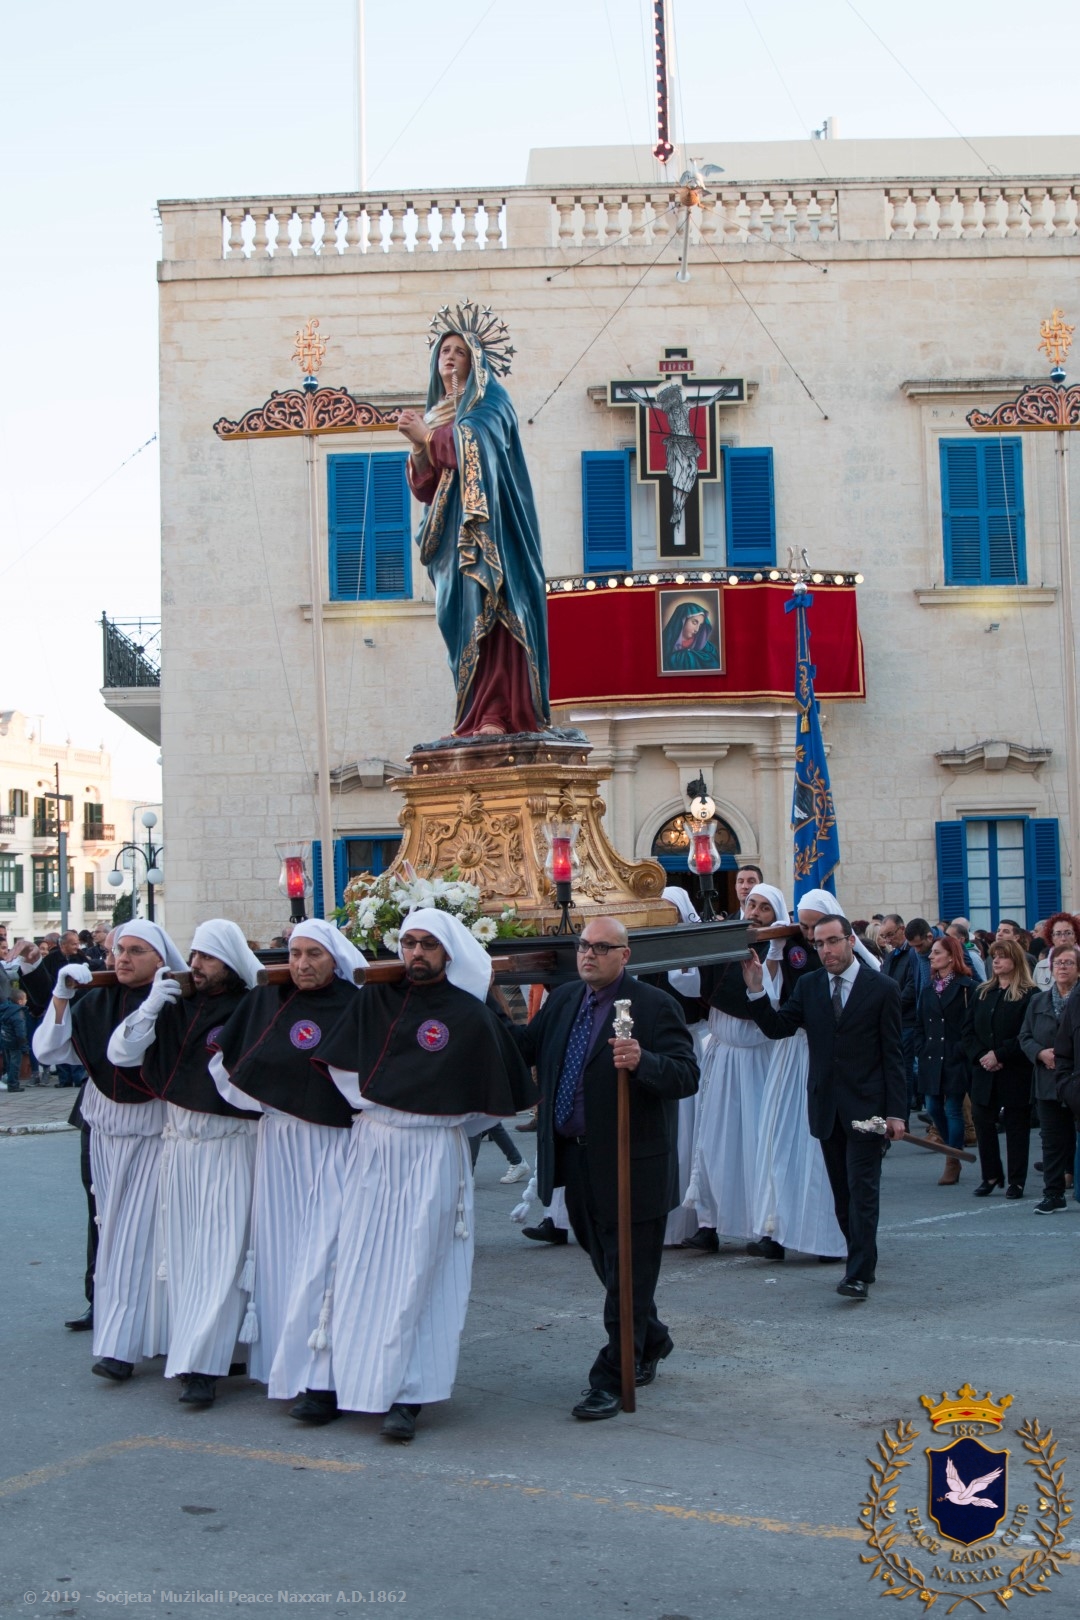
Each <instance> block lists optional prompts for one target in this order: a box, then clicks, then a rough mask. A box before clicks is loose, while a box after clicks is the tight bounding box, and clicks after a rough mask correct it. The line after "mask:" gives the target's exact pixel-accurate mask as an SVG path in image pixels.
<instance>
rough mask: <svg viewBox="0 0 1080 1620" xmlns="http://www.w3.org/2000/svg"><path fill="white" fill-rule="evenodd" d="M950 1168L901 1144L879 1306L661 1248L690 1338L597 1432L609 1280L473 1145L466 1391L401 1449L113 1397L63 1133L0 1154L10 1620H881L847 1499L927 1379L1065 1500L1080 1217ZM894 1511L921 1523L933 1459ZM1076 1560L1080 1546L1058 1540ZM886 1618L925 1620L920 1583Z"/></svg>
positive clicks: (1059, 1599) (347, 1429) (229, 1412)
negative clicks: (998, 1401)
mask: <svg viewBox="0 0 1080 1620" xmlns="http://www.w3.org/2000/svg"><path fill="white" fill-rule="evenodd" d="M13 1100H14V1099H13ZM518 1140H519V1141H520V1142H521V1143H522V1144H523V1146H524V1145H525V1144H529V1146H527V1147H525V1151H526V1152H528V1151H529V1147H531V1139H530V1138H529V1137H527V1136H525V1137H519V1138H518ZM1036 1156H1037V1155H1036V1154H1034V1153H1033V1157H1036ZM940 1165H941V1160H940V1159H939V1158H938V1157H937V1156H936V1155H931V1154H929V1153H923V1152H920V1151H918V1150H917V1149H914V1148H905V1147H899V1148H894V1149H893V1150H892V1151H891V1152H890V1154H889V1156H888V1159H887V1162H886V1165H885V1174H884V1183H883V1210H882V1229H881V1235H880V1246H881V1264H880V1266H879V1271H878V1283H877V1285H876V1286H875V1288H874V1289H873V1291H872V1297H871V1299H870V1301H869V1303H867V1304H865V1305H863V1304H853V1303H849V1302H845V1301H843V1300H842V1299H840V1298H838V1297H837V1295H836V1293H835V1291H834V1290H835V1284H836V1282H837V1281H838V1280H839V1275H840V1273H839V1271H838V1269H837V1268H835V1267H828V1266H824V1265H819V1264H817V1263H816V1262H815V1261H813V1260H808V1259H801V1258H789V1259H788V1260H787V1261H786V1262H785V1263H784V1264H782V1265H770V1264H766V1263H763V1262H761V1261H756V1260H751V1259H749V1258H747V1257H746V1256H744V1255H743V1254H742V1253H741V1252H740V1250H739V1249H738V1248H737V1247H736V1246H735V1245H731V1246H730V1247H729V1248H726V1249H725V1250H724V1252H722V1253H721V1255H719V1256H705V1255H701V1256H699V1255H696V1254H690V1253H688V1252H686V1251H678V1250H672V1251H669V1252H668V1256H667V1258H666V1260H665V1264H664V1268H663V1272H662V1276H661V1285H660V1293H659V1303H660V1308H661V1313H662V1314H663V1315H664V1316H665V1317H666V1319H667V1321H668V1322H669V1324H670V1326H671V1330H672V1333H673V1336H674V1338H675V1341H676V1350H675V1353H674V1354H673V1355H672V1356H671V1357H670V1358H669V1360H668V1361H666V1362H665V1363H663V1364H662V1366H661V1368H660V1372H659V1376H658V1378H657V1380H656V1382H655V1384H653V1385H652V1386H651V1387H650V1388H648V1389H645V1390H643V1391H641V1392H640V1397H639V1408H638V1411H637V1413H636V1414H635V1415H633V1416H629V1415H625V1414H624V1415H622V1416H620V1417H618V1418H616V1419H614V1420H612V1421H609V1422H603V1423H595V1424H582V1423H579V1422H576V1421H574V1420H573V1419H572V1418H571V1416H570V1407H571V1406H572V1405H573V1403H574V1401H575V1400H576V1399H577V1398H578V1394H579V1391H580V1390H581V1388H582V1387H583V1385H584V1383H585V1375H586V1372H587V1369H588V1366H589V1364H590V1362H591V1360H592V1357H593V1354H594V1352H595V1350H596V1348H597V1345H598V1343H599V1335H600V1317H599V1308H600V1303H601V1301H600V1295H599V1291H598V1287H597V1285H596V1282H595V1280H594V1278H593V1275H592V1272H591V1269H590V1268H589V1266H588V1263H587V1262H586V1260H585V1259H584V1257H583V1255H582V1254H581V1252H580V1251H579V1250H578V1249H577V1248H576V1247H566V1248H551V1247H548V1246H546V1245H544V1246H542V1245H539V1244H533V1243H530V1242H528V1241H527V1240H526V1239H524V1238H523V1237H522V1236H521V1233H520V1229H519V1228H518V1227H516V1226H513V1225H512V1224H511V1223H510V1221H509V1220H508V1218H507V1217H508V1214H509V1211H510V1209H511V1207H512V1206H513V1204H514V1202H515V1200H516V1197H517V1195H518V1193H519V1191H520V1189H519V1188H516V1187H504V1186H501V1185H500V1184H499V1181H498V1178H499V1176H500V1175H501V1173H502V1171H503V1170H504V1169H505V1164H504V1161H503V1159H502V1157H501V1155H500V1154H499V1153H498V1151H497V1150H496V1149H495V1148H494V1147H493V1146H492V1145H491V1144H485V1145H484V1147H483V1148H482V1150H481V1154H480V1160H479V1165H478V1170H477V1252H476V1265H475V1271H474V1281H473V1296H472V1303H471V1306H470V1311H469V1318H468V1323H467V1327H466V1332H465V1339H464V1343H463V1346H462V1354H461V1363H460V1368H459V1374H458V1383H457V1388H456V1390H455V1394H454V1398H453V1400H452V1401H451V1402H449V1403H447V1404H445V1405H442V1406H440V1407H435V1408H431V1409H429V1410H427V1411H425V1412H424V1413H423V1415H422V1416H421V1419H420V1427H419V1429H418V1433H417V1438H416V1440H415V1441H414V1442H413V1444H412V1445H411V1446H404V1447H402V1446H393V1445H391V1444H388V1443H387V1442H386V1441H383V1440H380V1438H379V1435H378V1427H379V1420H378V1419H377V1418H374V1417H349V1418H345V1419H342V1420H341V1421H339V1422H337V1423H334V1424H331V1425H330V1426H329V1427H327V1428H323V1429H316V1430H311V1429H307V1428H305V1427H303V1426H301V1425H300V1424H297V1423H295V1422H294V1421H293V1420H291V1419H290V1418H289V1417H288V1416H287V1415H286V1411H285V1407H284V1406H283V1405H281V1404H278V1403H274V1404H271V1403H270V1402H268V1401H267V1400H266V1398H265V1395H264V1393H263V1392H262V1389H261V1388H260V1386H257V1385H255V1384H253V1383H250V1382H248V1381H247V1380H244V1379H237V1380H232V1381H230V1382H229V1383H228V1384H226V1385H223V1386H221V1393H220V1395H219V1399H218V1401H217V1404H216V1406H215V1407H213V1408H212V1409H210V1410H208V1411H200V1410H189V1409H186V1408H184V1407H181V1406H179V1405H178V1404H177V1400H176V1396H177V1393H178V1391H177V1388H176V1386H175V1385H173V1384H166V1383H165V1382H164V1380H163V1379H162V1378H161V1376H160V1367H161V1363H151V1364H146V1365H144V1366H143V1367H142V1368H141V1369H140V1370H139V1372H138V1373H137V1375H136V1377H135V1378H134V1379H133V1380H132V1381H131V1382H130V1383H129V1384H127V1385H121V1386H114V1385H110V1384H107V1383H105V1382H104V1381H103V1380H100V1379H97V1378H94V1377H92V1376H91V1375H90V1363H91V1359H92V1357H91V1353H90V1346H89V1344H88V1342H87V1336H85V1335H82V1334H78V1335H76V1334H70V1333H67V1332H66V1331H65V1330H64V1328H63V1325H62V1323H63V1320H64V1318H65V1317H66V1316H70V1315H73V1314H76V1313H78V1312H79V1311H80V1310H81V1309H82V1305H81V1271H82V1252H83V1242H84V1207H85V1206H84V1204H83V1199H82V1189H81V1186H80V1184H79V1175H78V1138H77V1136H76V1134H75V1133H73V1132H71V1133H67V1132H65V1133H60V1134H53V1135H33V1136H23V1137H4V1138H0V1230H2V1231H3V1234H4V1241H3V1277H4V1288H3V1302H4V1309H3V1314H2V1320H0V1343H2V1350H0V1357H2V1365H3V1368H4V1384H5V1389H6V1392H7V1393H6V1396H5V1399H4V1447H3V1463H2V1468H0V1474H2V1475H3V1478H2V1479H0V1518H2V1528H0V1545H2V1547H3V1549H4V1553H3V1562H2V1574H0V1614H4V1615H6V1614H11V1615H17V1616H20V1617H30V1616H38V1615H65V1616H80V1617H89V1616H93V1617H94V1620H101V1617H102V1616H104V1615H106V1614H108V1613H110V1612H113V1613H115V1612H117V1611H118V1610H120V1609H124V1610H125V1611H126V1612H133V1613H135V1614H139V1615H143V1616H146V1615H153V1616H158V1615H175V1616H177V1617H178V1620H204V1617H212V1620H217V1617H219V1616H221V1615H222V1614H223V1613H224V1612H226V1611H228V1612H229V1613H235V1612H236V1611H238V1610H243V1609H247V1610H249V1611H250V1610H251V1609H254V1608H258V1609H260V1610H261V1612H263V1613H281V1614H287V1613H293V1612H295V1611H296V1609H298V1608H306V1609H311V1608H317V1609H318V1612H320V1613H329V1614H334V1615H349V1616H356V1615H357V1614H358V1613H360V1612H361V1611H363V1612H368V1613H370V1612H371V1610H373V1609H374V1610H378V1611H380V1612H386V1610H388V1609H390V1608H394V1609H396V1610H400V1611H401V1612H402V1613H403V1614H404V1615H406V1616H413V1617H414V1620H466V1617H468V1620H473V1617H475V1620H488V1617H491V1620H495V1617H498V1620H506V1617H513V1620H531V1617H534V1616H538V1615H548V1614H550V1615H559V1616H571V1617H577V1616H581V1617H587V1620H612V1617H616V1616H627V1615H632V1616H635V1617H643V1620H712V1617H714V1616H718V1615H722V1616H728V1615H731V1616H739V1617H743V1616H745V1617H747V1620H757V1617H759V1616H760V1617H762V1620H764V1617H772V1616H776V1615H780V1614H791V1615H798V1616H800V1617H810V1620H817V1617H821V1620H834V1617H835V1620H842V1617H848V1616H852V1617H863V1616H871V1615H875V1614H884V1615H888V1614H890V1613H893V1612H895V1611H896V1608H897V1603H896V1600H895V1599H888V1598H886V1597H885V1595H884V1592H883V1588H882V1586H881V1583H880V1582H875V1583H871V1582H870V1580H869V1578H868V1569H867V1566H865V1565H863V1564H862V1563H861V1562H860V1554H861V1553H864V1552H865V1551H866V1546H865V1536H864V1533H863V1531H862V1530H861V1529H860V1527H859V1508H860V1504H861V1501H862V1499H863V1496H864V1494H865V1492H866V1489H867V1485H868V1481H869V1475H870V1469H869V1464H868V1460H867V1459H868V1458H869V1457H870V1456H871V1454H872V1453H873V1452H874V1448H875V1446H876V1443H877V1441H878V1440H879V1438H880V1435H881V1431H882V1428H883V1426H884V1425H886V1424H893V1425H895V1423H896V1421H897V1420H898V1419H900V1418H905V1419H907V1420H908V1421H909V1422H911V1423H913V1424H914V1425H915V1427H916V1428H917V1429H918V1430H919V1431H920V1434H921V1435H924V1436H925V1435H926V1434H927V1433H928V1432H929V1425H928V1423H927V1421H926V1414H925V1412H924V1411H923V1409H922V1408H921V1407H920V1405H919V1396H920V1395H921V1394H928V1395H932V1396H934V1397H935V1398H936V1397H938V1396H940V1395H941V1393H942V1392H943V1391H949V1392H952V1393H955V1392H956V1391H957V1390H958V1389H959V1387H960V1385H961V1384H962V1383H964V1382H965V1381H969V1382H970V1383H971V1384H973V1385H974V1386H975V1388H976V1389H977V1390H978V1392H979V1393H980V1394H982V1392H983V1391H986V1390H991V1391H993V1393H994V1395H995V1397H999V1396H1001V1395H1003V1394H1011V1395H1012V1396H1013V1397H1014V1406H1013V1409H1012V1412H1011V1413H1010V1414H1009V1424H1011V1426H1012V1428H1013V1429H1015V1426H1016V1422H1017V1421H1019V1419H1020V1418H1031V1417H1038V1418H1039V1419H1040V1421H1041V1422H1042V1424H1043V1426H1044V1427H1046V1426H1050V1427H1052V1428H1053V1431H1054V1435H1055V1438H1056V1439H1057V1441H1058V1443H1059V1447H1060V1453H1061V1454H1063V1455H1064V1456H1065V1458H1066V1459H1067V1461H1066V1481H1067V1484H1068V1485H1069V1486H1070V1487H1071V1488H1072V1489H1073V1490H1075V1489H1076V1487H1077V1486H1078V1485H1080V1412H1078V1404H1077V1371H1076V1369H1077V1352H1078V1351H1080V1327H1078V1326H1077V1322H1076V1306H1077V1291H1076V1276H1077V1260H1078V1256H1080V1204H1077V1203H1075V1202H1073V1201H1072V1200H1070V1203H1069V1208H1068V1211H1067V1213H1065V1214H1062V1215H1056V1216H1053V1217H1049V1218H1043V1217H1036V1216H1035V1215H1034V1214H1033V1206H1034V1202H1035V1198H1034V1197H1030V1196H1029V1197H1028V1198H1027V1199H1025V1200H1024V1201H1023V1202H1022V1203H1015V1204H1007V1203H1005V1202H1004V1200H1003V1199H1002V1198H1001V1196H1000V1194H998V1195H996V1196H995V1197H993V1198H991V1199H988V1200H975V1199H973V1198H972V1196H971V1194H972V1189H973V1187H974V1185H975V1183H976V1181H977V1179H978V1178H977V1175H976V1173H975V1170H974V1167H968V1166H965V1168H964V1173H963V1177H962V1179H961V1182H960V1184H959V1185H958V1186H957V1187H955V1188H939V1187H938V1186H937V1185H936V1182H937V1177H938V1174H939V1171H940ZM1036 1182H1037V1178H1036V1177H1034V1176H1033V1177H1032V1180H1031V1182H1029V1187H1033V1186H1034V1185H1035V1184H1036ZM1035 1196H1036V1197H1037V1196H1038V1193H1036V1195H1035ZM1009 1424H1007V1427H1008V1426H1009ZM925 1443H926V1442H925V1439H924V1440H923V1444H925ZM941 1443H945V1442H944V1441H943V1442H941ZM988 1443H991V1442H990V1441H989V1440H988ZM999 1443H1000V1442H999ZM1005 1443H1006V1444H1008V1445H1009V1447H1010V1451H1011V1462H1010V1468H1011V1476H1010V1480H1011V1482H1010V1504H1015V1503H1016V1502H1020V1501H1029V1500H1034V1498H1033V1495H1032V1489H1031V1485H1030V1476H1024V1464H1025V1461H1026V1456H1025V1453H1024V1451H1023V1449H1022V1447H1021V1446H1020V1442H1019V1441H1018V1440H1017V1439H1016V1437H1015V1434H1013V1435H1011V1437H1007V1438H1006V1441H1005ZM916 1476H918V1477H916ZM907 1494H908V1498H909V1499H910V1500H911V1501H912V1502H913V1503H916V1504H917V1505H918V1506H919V1508H920V1511H922V1513H923V1517H924V1518H925V1504H926V1496H927V1491H926V1483H925V1468H923V1470H922V1472H921V1473H919V1471H918V1470H917V1469H914V1468H913V1469H912V1483H911V1486H910V1489H909V1490H908V1493H907ZM1037 1494H1038V1493H1037V1492H1035V1493H1034V1495H1035V1496H1037ZM207 1537H209V1538H210V1539H209V1540H207ZM1033 1546H1034V1542H1032V1541H1031V1540H1030V1539H1029V1540H1028V1541H1027V1542H1026V1543H1021V1544H1019V1545H1018V1546H1017V1548H1016V1551H1017V1552H1018V1553H1022V1552H1024V1551H1025V1550H1027V1551H1030V1550H1031V1548H1032V1547H1033ZM1066 1546H1067V1547H1070V1546H1071V1547H1072V1548H1073V1549H1074V1556H1076V1557H1078V1558H1080V1536H1078V1535H1077V1534H1075V1533H1074V1532H1073V1530H1072V1529H1071V1527H1070V1529H1069V1530H1067V1532H1066ZM909 1551H913V1552H916V1553H917V1549H909ZM920 1559H921V1564H920V1567H922V1568H924V1569H926V1570H927V1571H928V1568H929V1563H930V1562H931V1560H930V1559H929V1558H928V1557H927V1555H926V1554H918V1556H917V1558H916V1562H919V1560H920ZM76 1594H77V1595H76ZM957 1595H959V1594H957ZM939 1601H940V1603H941V1607H940V1608H939V1610H938V1612H939V1613H944V1612H945V1611H946V1610H947V1608H948V1605H949V1603H950V1602H951V1601H952V1600H951V1598H947V1599H942V1600H939ZM987 1601H988V1603H989V1606H990V1608H992V1609H993V1611H994V1612H995V1613H998V1612H1001V1610H1000V1605H999V1604H998V1603H997V1602H996V1601H995V1600H993V1599H988V1600H987ZM899 1607H900V1608H901V1612H903V1613H914V1612H916V1611H917V1612H919V1613H922V1612H924V1605H923V1603H921V1602H920V1601H919V1600H918V1599H917V1598H914V1597H913V1598H911V1599H909V1600H906V1601H904V1602H903V1603H902V1604H901V1605H900V1606H899ZM1029 1609H1030V1610H1031V1612H1032V1613H1033V1614H1035V1615H1037V1616H1039V1617H1041V1620H1058V1617H1064V1616H1069V1617H1070V1620H1071V1617H1073V1616H1075V1614H1076V1613H1077V1612H1078V1609H1080V1577H1078V1575H1077V1571H1076V1569H1075V1568H1073V1567H1070V1566H1068V1565H1067V1566H1066V1567H1065V1568H1064V1570H1063V1572H1062V1574H1061V1575H1060V1577H1059V1578H1058V1579H1056V1580H1055V1581H1053V1582H1051V1585H1050V1591H1049V1594H1048V1595H1044V1596H1041V1597H1040V1598H1039V1599H1038V1602H1037V1603H1035V1602H1033V1601H1032V1599H1030V1598H1028V1597H1025V1596H1023V1595H1017V1596H1016V1597H1014V1598H1013V1599H1012V1600H1011V1602H1010V1604H1009V1612H1011V1613H1016V1614H1020V1615H1023V1614H1025V1613H1027V1612H1028V1610H1029ZM957 1612H958V1613H960V1614H973V1613H976V1612H978V1611H977V1610H975V1609H973V1608H972V1607H971V1606H970V1605H969V1604H967V1603H965V1604H964V1605H963V1606H962V1607H961V1608H960V1609H959V1610H958V1611H957Z"/></svg>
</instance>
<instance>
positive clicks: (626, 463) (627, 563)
mask: <svg viewBox="0 0 1080 1620" xmlns="http://www.w3.org/2000/svg"><path fill="white" fill-rule="evenodd" d="M581 516H582V535H583V541H584V560H585V572H586V573H589V574H602V573H606V572H609V571H610V570H611V569H615V570H617V571H625V570H626V569H628V568H630V567H632V566H633V546H632V541H631V530H630V454H629V451H627V450H583V451H582V452H581Z"/></svg>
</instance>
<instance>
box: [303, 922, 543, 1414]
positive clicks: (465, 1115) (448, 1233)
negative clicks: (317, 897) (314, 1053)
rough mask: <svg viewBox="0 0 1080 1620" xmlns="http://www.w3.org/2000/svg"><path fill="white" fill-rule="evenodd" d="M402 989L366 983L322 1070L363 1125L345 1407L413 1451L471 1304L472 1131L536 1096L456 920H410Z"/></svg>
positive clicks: (342, 1312)
mask: <svg viewBox="0 0 1080 1620" xmlns="http://www.w3.org/2000/svg"><path fill="white" fill-rule="evenodd" d="M398 954H399V955H400V956H401V958H402V960H403V961H404V963H405V974H406V976H405V978H404V979H403V980H401V981H400V982H399V983H396V984H369V985H366V986H365V987H364V989H363V990H362V991H361V993H360V995H359V996H358V997H357V998H356V1004H355V1013H353V1012H350V1015H349V1016H348V1017H346V1019H345V1020H343V1022H342V1024H341V1025H340V1026H339V1028H338V1029H337V1030H336V1031H335V1032H334V1036H333V1037H332V1040H331V1042H330V1043H328V1046H327V1049H326V1052H325V1056H324V1058H323V1059H322V1061H324V1062H326V1063H327V1064H328V1065H329V1067H330V1074H331V1077H332V1078H333V1080H334V1082H335V1084H336V1085H337V1086H338V1087H339V1089H340V1090H341V1093H342V1095H343V1096H344V1097H345V1098H346V1100H347V1101H348V1103H349V1104H350V1106H351V1107H353V1108H355V1109H356V1110H357V1111H358V1113H357V1119H356V1122H355V1124H354V1125H353V1129H352V1142H351V1144H350V1149H349V1157H348V1161H347V1164H346V1168H345V1194H344V1200H343V1204H342V1211H341V1230H340V1236H339V1242H338V1266H337V1277H336V1282H335V1287H334V1308H333V1350H332V1355H333V1367H334V1383H335V1386H336V1389H337V1398H338V1403H339V1405H340V1406H342V1407H344V1408H345V1409H346V1410H349V1411H355V1412H383V1413H385V1414H386V1416H385V1419H384V1421H383V1425H382V1431H381V1432H382V1434H383V1435H384V1437H385V1438H386V1439H388V1440H411V1439H412V1438H413V1435H414V1434H415V1432H416V1419H417V1415H418V1413H419V1412H420V1409H421V1407H422V1406H427V1405H429V1404H431V1403H432V1402H435V1401H445V1400H448V1399H449V1398H450V1393H451V1391H452V1389H453V1385H454V1378H455V1375H456V1373H457V1362H458V1352H459V1348H460V1344H461V1334H462V1329H463V1328H464V1325H465V1312H466V1308H467V1306H468V1302H469V1289H470V1286H471V1281H472V1259H473V1223H472V1203H473V1176H472V1161H471V1156H470V1153H469V1144H468V1133H469V1132H476V1131H482V1130H486V1129H488V1128H489V1126H490V1125H491V1124H493V1123H495V1121H497V1120H498V1119H500V1118H508V1117H510V1116H511V1115H513V1114H516V1113H518V1112H519V1111H520V1110H521V1109H522V1108H524V1107H527V1106H529V1105H530V1104H531V1103H532V1102H533V1101H534V1099H535V1091H534V1088H533V1086H532V1082H531V1080H530V1077H529V1074H528V1071H527V1069H526V1068H525V1066H524V1064H523V1062H522V1060H521V1059H520V1057H519V1056H518V1054H517V1050H516V1048H515V1046H514V1044H513V1040H512V1037H511V1035H510V1034H509V1032H508V1030H507V1029H505V1028H504V1027H503V1025H502V1024H501V1022H500V1021H499V1019H498V1018H497V1017H496V1015H495V1014H494V1013H493V1012H490V1011H489V1010H488V1008H487V1007H486V1006H485V1005H484V1002H485V998H486V996H487V993H488V989H489V987H490V984H491V959H490V957H489V956H488V955H487V953H486V952H485V951H484V949H483V948H482V946H480V944H479V943H478V942H477V941H476V940H475V939H474V938H473V936H472V935H471V934H470V933H469V931H468V929H467V928H465V927H464V926H463V925H462V924H461V923H460V922H458V920H457V919H456V918H455V917H451V916H450V915H449V913H447V912H445V911H437V910H434V909H421V910H417V911H413V912H410V913H409V915H408V916H407V917H405V919H404V920H403V923H402V929H401V936H400V942H399V946H398Z"/></svg>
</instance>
